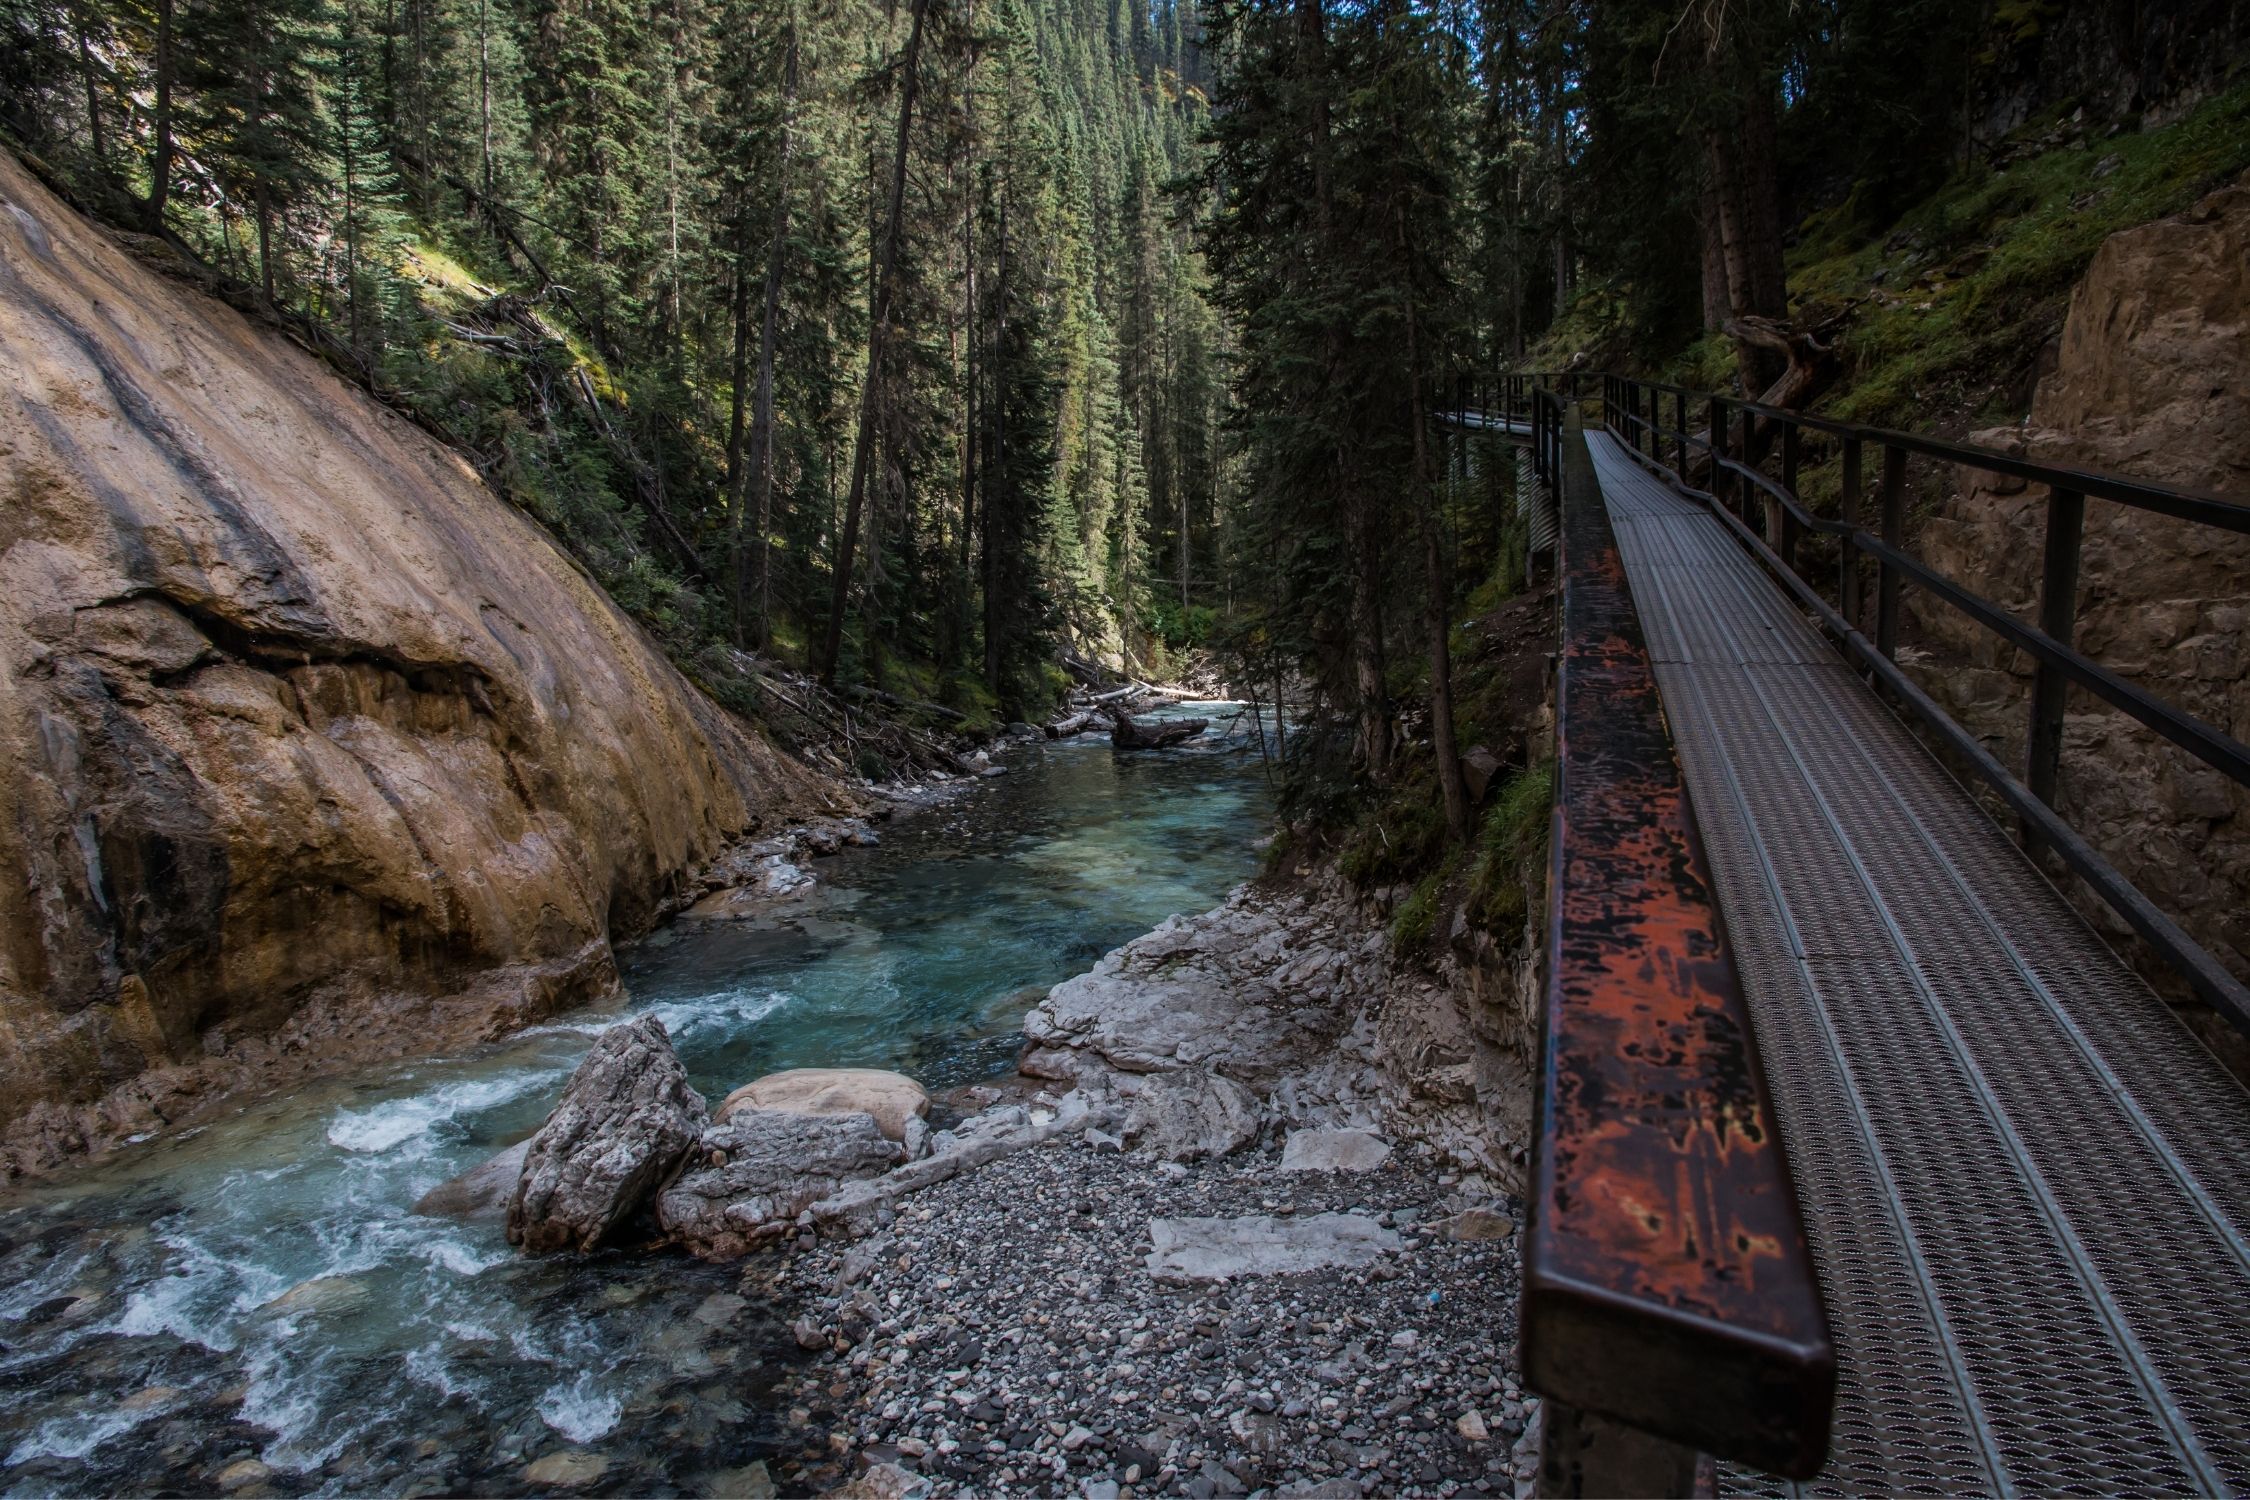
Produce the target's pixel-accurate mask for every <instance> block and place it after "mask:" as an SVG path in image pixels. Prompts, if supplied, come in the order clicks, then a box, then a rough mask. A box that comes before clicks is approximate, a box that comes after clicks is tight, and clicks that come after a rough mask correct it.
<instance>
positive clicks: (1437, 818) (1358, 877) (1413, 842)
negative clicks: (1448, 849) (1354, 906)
mask: <svg viewBox="0 0 2250 1500" xmlns="http://www.w3.org/2000/svg"><path fill="white" fill-rule="evenodd" d="M1445 842H1446V837H1445V812H1444V808H1443V807H1442V806H1441V805H1440V803H1439V801H1438V795H1437V777H1436V775H1435V773H1434V772H1432V773H1427V774H1425V775H1424V776H1422V777H1419V778H1416V779H1415V780H1413V781H1410V782H1407V783H1405V784H1403V785H1401V786H1399V787H1397V788H1396V789H1395V790H1394V791H1393V792H1392V793H1391V795H1389V796H1388V797H1386V798H1385V799H1384V800H1383V801H1382V802H1380V803H1379V804H1377V805H1376V806H1374V807H1372V808H1369V809H1368V810H1366V811H1365V812H1363V813H1362V814H1361V815H1360V817H1359V819H1358V821H1357V823H1356V824H1355V825H1354V826H1353V827H1352V828H1351V830H1350V831H1349V832H1348V833H1347V834H1346V835H1345V837H1344V840H1343V853H1342V854H1341V855H1340V856H1339V858H1338V860H1337V864H1336V868H1337V869H1338V870H1339V871H1340V872H1341V873H1342V874H1343V876H1344V878H1345V879H1347V880H1349V881H1351V882H1352V883H1353V884H1354V885H1359V886H1379V885H1391V884H1395V883H1396V882H1398V881H1401V880H1408V879H1419V878H1421V876H1422V874H1423V873H1424V872H1425V871H1427V870H1429V869H1430V868H1431V867H1432V866H1433V865H1435V864H1436V863H1437V862H1438V861H1439V860H1440V859H1441V858H1442V857H1443V855H1444V852H1445Z"/></svg>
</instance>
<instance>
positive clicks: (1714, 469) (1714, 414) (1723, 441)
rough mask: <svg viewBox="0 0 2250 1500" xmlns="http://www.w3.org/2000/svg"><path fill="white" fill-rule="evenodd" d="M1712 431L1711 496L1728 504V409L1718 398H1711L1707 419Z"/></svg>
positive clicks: (1723, 503) (1721, 502)
mask: <svg viewBox="0 0 2250 1500" xmlns="http://www.w3.org/2000/svg"><path fill="white" fill-rule="evenodd" d="M1704 420H1705V422H1706V424H1707V425H1708V426H1709V427H1710V429H1711V496H1712V498H1713V499H1715V500H1717V501H1718V502H1719V504H1720V505H1722V506H1724V505H1726V503H1727V477H1728V476H1727V470H1726V462H1727V409H1726V403H1725V402H1723V401H1721V400H1720V399H1719V398H1718V397H1716V396H1713V397H1712V398H1711V409H1710V412H1709V413H1708V414H1707V416H1706V417H1705V419H1704Z"/></svg>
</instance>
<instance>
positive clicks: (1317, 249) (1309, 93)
mask: <svg viewBox="0 0 2250 1500" xmlns="http://www.w3.org/2000/svg"><path fill="white" fill-rule="evenodd" d="M1322 5H1323V0H1296V8H1297V31H1298V37H1299V44H1300V48H1301V51H1300V55H1299V59H1298V62H1299V67H1300V69H1301V70H1302V72H1303V75H1304V78H1303V81H1304V84H1305V93H1306V97H1307V98H1309V99H1310V100H1311V101H1312V109H1311V112H1310V119H1309V120H1308V121H1307V122H1306V123H1307V133H1308V135H1309V137H1310V139H1309V142H1308V145H1309V147H1310V155H1311V157H1312V169H1313V213H1314V225H1315V229H1316V236H1315V237H1316V239H1317V241H1318V243H1316V244H1315V245H1313V246H1311V247H1310V251H1309V254H1310V258H1311V259H1312V261H1313V263H1314V264H1315V265H1316V266H1317V265H1318V264H1320V263H1322V262H1324V261H1325V260H1326V258H1327V257H1328V256H1329V255H1331V254H1332V253H1334V250H1335V248H1336V245H1335V235H1336V228H1335V224H1336V217H1335V198H1334V188H1333V185H1332V183H1331V182H1330V180H1329V171H1328V162H1329V151H1330V137H1329V131H1330V122H1329V111H1328V92H1327V88H1326V80H1325V79H1324V78H1323V77H1322V76H1321V75H1322V74H1323V73H1324V72H1325V71H1326V56H1327V50H1328V30H1327V16H1326V14H1325V12H1324V11H1323V9H1322ZM1324 363H1325V364H1326V366H1327V370H1326V378H1325V379H1324V381H1323V387H1324V388H1325V389H1331V390H1332V389H1334V388H1335V384H1336V379H1337V375H1338V372H1339V370H1340V368H1341V366H1342V363H1343V359H1342V350H1341V347H1340V344H1339V342H1338V337H1337V334H1336V332H1335V331H1334V330H1333V329H1331V330H1330V331H1329V333H1328V336H1327V344H1326V349H1325V351H1324ZM1336 474H1337V478H1338V482H1339V483H1340V484H1342V485H1344V486H1345V492H1344V496H1343V499H1344V506H1343V509H1344V515H1345V518H1346V520H1345V524H1346V530H1347V534H1348V538H1349V542H1350V546H1351V554H1352V555H1351V562H1350V570H1351V610H1350V617H1349V622H1348V627H1347V628H1348V629H1349V630H1350V632H1351V650H1352V678H1353V689H1354V696H1355V697H1356V699H1357V700H1358V709H1359V742H1360V754H1361V756H1362V757H1363V759H1364V760H1365V762H1366V765H1367V774H1368V776H1369V778H1370V779H1372V780H1374V781H1376V782H1382V781H1385V780H1387V779H1388V778H1389V776H1390V765H1391V715H1390V705H1389V702H1388V698H1387V694H1386V689H1385V687H1384V683H1383V610H1382V603H1381V600H1380V599H1379V598H1378V589H1379V588H1380V583H1381V578H1380V572H1381V570H1380V567H1379V565H1378V560H1379V557H1380V541H1379V539H1378V537H1377V536H1376V532H1375V526H1374V521H1373V517H1372V516H1371V514H1370V512H1371V510H1372V507H1371V506H1370V505H1369V503H1368V500H1367V494H1366V487H1365V486H1364V485H1363V484H1360V483H1358V482H1356V481H1355V480H1354V478H1353V477H1352V475H1351V472H1350V468H1349V455H1348V454H1346V453H1345V452H1344V450H1343V448H1342V446H1341V445H1339V446H1338V448H1337V450H1336Z"/></svg>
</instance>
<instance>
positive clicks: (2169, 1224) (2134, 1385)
mask: <svg viewBox="0 0 2250 1500" xmlns="http://www.w3.org/2000/svg"><path fill="white" fill-rule="evenodd" d="M1587 442H1588V446H1589V448H1590V450H1591V453H1592V457H1593V461H1594V468H1595V472H1596V474H1597V476H1598V479H1599V482H1600V486H1601V491H1602V499H1603V501H1604V502H1605V503H1606V504H1607V506H1608V508H1609V512H1610V516H1611V519H1612V522H1613V524H1614V526H1615V529H1616V533H1617V540H1618V547H1619V551H1620V553H1621V555H1622V557H1623V560H1624V563H1625V567H1626V572H1627V575H1628V577H1629V579H1630V581H1631V586H1632V590H1633V596H1634V601H1635V605H1636V607H1637V610H1638V612H1639V615H1640V618H1641V621H1642V624H1643V627H1644V629H1645V631H1646V633H1647V638H1648V646H1649V652H1650V655H1651V657H1652V658H1653V659H1654V661H1655V663H1656V672H1657V679H1658V683H1659V685H1660V687H1661V690H1662V694H1663V698H1664V705H1665V712H1666V715H1667V717H1668V718H1669V719H1670V721H1671V729H1672V733H1673V736H1674V739H1675V741H1676V743H1677V745H1678V747H1679V753H1680V757H1681V760H1682V763H1683V766H1684V769H1685V771H1686V776H1687V784H1688V788H1689V794H1690V796H1691V798H1692V799H1693V803H1694V811H1695V816H1696V820H1697V823H1698V825H1699V826H1700V829H1701V832H1702V837H1703V840H1704V843H1705V845H1706V847H1707V850H1708V853H1709V855H1710V859H1711V863H1712V866H1713V868H1714V872H1715V876H1716V879H1717V882H1718V886H1719V896H1720V904H1721V908H1722V911H1723V913H1724V916H1725V920H1726V922H1727V925H1728V930H1729V936H1730V938H1731V941H1732V943H1733V946H1734V949H1735V956H1736V961H1737V963H1738V965H1739V967H1740V969H1741V972H1742V978H1743V983H1744V987H1745V989H1746V990H1747V992H1748V998H1749V1002H1750V1006H1751V1010H1752V1014H1753V1015H1754V1017H1755V1021H1756V1025H1757V1028H1758V1041H1759V1045H1760V1048H1761V1050H1762V1052H1763V1055H1764V1058H1765V1063H1766V1067H1767V1070H1768V1073H1769V1075H1770V1078H1771V1082H1772V1085H1773V1088H1774V1092H1775V1094H1776V1096H1777V1101H1778V1105H1779V1109H1780V1113H1781V1118H1782V1122H1783V1127H1784V1137H1785V1139H1786V1141H1787V1143H1788V1147H1789V1151H1790V1155H1791V1160H1792V1164H1793V1168H1794V1171H1795V1173H1796V1177H1797V1181H1798V1184H1799V1190H1800V1193H1801V1196H1802V1198H1803V1206H1804V1212H1805V1217H1806V1221H1807V1225H1808V1228H1809V1231H1810V1237H1811V1242H1812V1247H1813V1251H1814V1256H1815V1259H1816V1261H1817V1262H1818V1265H1819V1269H1820V1276H1821V1282H1822V1286H1823V1288H1824V1291H1825V1295H1826V1298H1827V1303H1828V1309H1829V1316H1830V1319H1831V1321H1832V1323H1833V1325H1834V1333H1835V1337H1836V1343H1837V1348H1838V1355H1839V1360H1840V1365H1841V1377H1842V1378H1841V1390H1840V1395H1839V1398H1838V1403H1837V1410H1836V1424H1835V1440H1834V1447H1833V1450H1832V1457H1831V1459H1830V1462H1829V1464H1828V1467H1827V1469H1826V1470H1825V1471H1824V1472H1823V1474H1822V1475H1821V1477H1820V1478H1819V1479H1817V1480H1815V1481H1813V1482H1812V1483H1811V1484H1809V1485H1807V1486H1805V1488H1806V1489H1808V1490H1811V1491H1814V1492H1820V1493H1870V1492H1893V1493H1895V1492H1902V1491H1904V1492H1925V1493H1946V1494H1959V1493H1966V1492H1986V1493H2008V1492H2014V1491H2022V1492H2028V1493H2038V1492H2046V1491H2054V1490H2077V1491H2090V1492H2099V1493H2120V1492H2123V1493H2146V1492H2152V1491H2192V1492H2202V1493H2212V1492H2245V1491H2250V1095H2246V1093H2245V1091H2244V1090H2243V1089H2242V1088H2241V1087H2240V1086H2239V1085H2238V1084H2236V1083H2235V1082H2234V1080H2233V1079H2231V1078H2230V1077H2228V1076H2227V1075H2226V1074H2225V1073H2224V1072H2222V1071H2221V1070H2220V1068H2219V1067H2218V1065H2217V1064H2216V1063H2215V1062H2214V1061H2213V1060H2212V1059H2211V1058H2210V1056H2209V1055H2208V1054H2207V1053H2205V1052H2204V1051H2203V1050H2202V1048H2201V1047H2200V1046H2198V1045H2197V1044H2196V1043H2195V1041H2194V1040H2193V1039H2192V1038H2191V1037H2190V1036H2189V1035H2188V1034H2187V1032H2186V1031H2185V1030H2184V1029H2183V1028H2182V1027H2181V1026H2180V1025H2179V1023H2178V1022H2177V1021H2176V1020H2175V1019H2174V1018H2173V1016H2172V1015H2171V1014H2170V1012H2169V1011H2168V1010H2167V1009H2166V1007H2165V1006H2164V1005H2163V1003H2162V1002H2161V1001H2159V1000H2158V999H2157V998H2156V996H2155V995H2154V994H2152V993H2151V992H2150V990H2149V989H2148V987H2147V986H2146V985H2145V984H2143V983H2142V982H2141V981H2140V980H2139V979H2137V978H2136V977H2135V976H2134V975H2133V974H2132V973H2131V972H2130V971H2129V970H2127V969H2126V968H2125V967H2124V965H2123V964H2122V963H2121V962H2120V961H2119V960H2118V958H2117V957H2116V955H2115V954H2113V953H2112V952H2111V951H2110V949H2109V948H2108V947H2107V946H2106V945H2105V944H2104V943H2103V942H2102V940H2101V939H2100V938H2098V937H2097V936H2096V935H2095V934H2094V933H2093V932H2092V931H2091V930H2090V929H2089V928H2088V927H2087V926H2086V924H2085V923H2084V922H2083V921H2082V920H2081V919H2080V918H2079V917H2078V916H2077V914H2076V913H2075V912H2073V911H2072V910H2071V909H2070V907H2069V906H2068V905H2067V904H2066V903H2065V902H2064V901H2063V899H2062V897H2061V896H2060V895H2058V894H2057V893H2056V891H2055V890H2054V889H2053V888H2052V887H2051V886H2050V885H2049V884H2048V883H2047V881H2046V880H2045V879H2044V878H2043V877H2042V876H2041V875H2040V874H2039V873H2038V872H2037V871H2036V870H2035V869H2034V868H2033V867H2032V865H2031V864H2030V863H2029V862H2028V861H2027V860H2026V859H2025V858H2024V856H2023V855H2022V854H2021V853H2020V852H2019V851H2018V850H2017V849H2016V847H2015V846H2014V844H2013V843H2011V842H2010V841H2009V840H2008V839H2007V838H2006V837H2005V836H2004V835H2003V834H2002V833H2001V832H2000V830H1999V829H1998V828H1997V827H1995V826H1994V825H1993V824H1992V822H1991V821H1990V820H1989V819H1987V818H1986V816H1985V815H1984V814H1983V813H1982V812H1981V811H1979V810H1978V808H1977V807H1976V805H1975V804H1974V803H1973V802H1972V801H1971V800H1970V798H1969V796H1968V795H1967V794H1966V793H1965V792H1964V791H1963V790H1962V789H1961V788H1960V787H1959V786H1958V785H1956V784H1955V783H1954V782H1953V781H1952V780H1951V779H1950V778H1949V777H1948V776H1947V775H1946V774H1945V772H1944V771H1943V770H1942V769H1941V768H1940V767H1939V766H1938V765H1937V763H1936V762H1935V761H1934V760H1933V759H1932V758H1931V757H1930V756H1929V755H1928V754H1927V753H1926V752H1925V751H1924V750H1923V749H1922V748H1921V747H1920V745H1919V744H1918V743H1917V742H1916V741H1915V740H1914V738H1913V737H1912V736H1911V735H1910V734H1908V732H1907V731H1906V729H1905V728H1904V727H1903V726H1902V725H1901V724H1900V723H1899V722H1898V721H1897V720H1896V719H1895V718H1894V717H1893V716H1892V715H1891V714H1890V713H1889V712H1888V711H1887V710H1886V709H1885V708H1884V707H1883V706H1882V704H1881V703H1880V702H1879V701H1878V700H1877V699H1876V698H1875V696H1874V695H1873V694H1872V693H1870V692H1869V691H1868V690H1867V689H1866V687H1865V686H1864V685H1863V684H1862V683H1861V681H1860V680H1859V678H1858V677H1857V676H1855V675H1854V674H1853V673H1852V672H1851V671H1850V670H1849V669H1848V668H1847V667H1846V666H1844V665H1843V663H1842V662H1841V660H1840V659H1839V658H1838V656H1837V655H1836V653H1835V652H1834V651H1833V650H1832V649H1831V648H1830V647H1829V646H1828V645H1827V643H1826V642H1825V641H1824V640H1823V639H1822V638H1821V637H1820V636H1819V635H1817V634H1816V633H1815V632H1814V631H1813V630H1812V628H1811V627H1810V626H1809V625H1808V624H1807V623H1806V621H1805V620H1804V618H1803V617H1802V616H1801V615H1799V614H1798V613H1797V612H1796V611H1795V610H1794V609H1793V608H1791V606H1790V604H1789V602H1788V600H1787V599H1786V597H1785V596H1784V595H1783V594H1782V592H1781V591H1780V590H1779V588H1777V587H1776V586H1775V585H1774V584H1773V583H1772V581H1771V580H1770V579H1768V578H1767V577H1766V575H1765V574H1764V573H1763V572H1762V571H1761V569H1760V568H1759V567H1758V566H1757V564H1756V563H1755V562H1754V561H1753V560H1752V559H1751V557H1750V556H1749V554H1748V553H1747V552H1746V551H1745V550H1744V549H1743V548H1742V547H1741V546H1740V545H1739V544H1738V543H1737V542H1736V541H1735V540H1734V538H1733V537H1732V536H1730V535H1729V534H1728V532H1727V531H1726V530H1725V528H1724V527H1723V526H1722V525H1721V524H1720V522H1719V521H1718V520H1717V519H1716V518H1715V517H1713V516H1712V515H1711V514H1710V513H1709V512H1707V511H1705V510H1704V509H1703V508H1702V507H1701V506H1699V505H1697V504H1695V503H1692V502H1690V501H1688V500H1685V499H1682V498H1680V497H1679V496H1678V495H1676V494H1675V493H1673V492H1672V491H1671V490H1669V489H1668V488H1667V487H1666V486H1664V485H1663V484H1661V483H1660V482H1659V481H1657V480H1655V479H1654V478H1652V477H1650V476H1649V475H1648V474H1647V473H1646V472H1645V471H1643V470H1642V469H1641V468H1640V467H1639V466H1638V465H1636V464H1635V463H1634V462H1633V460H1632V459H1631V458H1630V457H1629V456H1627V453H1626V451H1625V450H1624V449H1623V448H1622V447H1621V446H1620V445H1619V444H1617V443H1616V441H1615V440H1614V439H1612V438H1610V437H1609V436H1607V435H1605V434H1599V433H1593V434H1589V435H1588V437H1587ZM1767 1483H1770V1481H1765V1480H1763V1479H1761V1478H1760V1477H1759V1476H1755V1475H1748V1474H1730V1475H1729V1476H1728V1485H1729V1487H1730V1488H1732V1487H1737V1486H1741V1487H1750V1488H1758V1487H1763V1486H1764V1485H1765V1484H1767Z"/></svg>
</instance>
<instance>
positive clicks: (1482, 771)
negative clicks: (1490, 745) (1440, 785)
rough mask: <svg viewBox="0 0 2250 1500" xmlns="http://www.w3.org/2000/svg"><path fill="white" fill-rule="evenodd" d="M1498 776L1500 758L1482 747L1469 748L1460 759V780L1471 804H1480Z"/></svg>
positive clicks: (1473, 746)
mask: <svg viewBox="0 0 2250 1500" xmlns="http://www.w3.org/2000/svg"><path fill="white" fill-rule="evenodd" d="M1499 775H1500V757H1499V756H1497V755H1494V754H1493V753H1492V752H1491V751H1490V750H1488V749H1486V748H1485V747H1484V746H1482V745H1472V746H1470V747H1469V751H1468V753H1467V754H1466V755H1463V756H1462V757H1461V780H1462V782H1463V783H1464V785H1465V786H1466V787H1467V789H1468V793H1469V800H1470V801H1471V802H1482V801H1483V800H1484V794H1485V793H1486V792H1488V791H1490V790H1491V789H1492V783H1493V782H1494V780H1496V779H1497V778H1498V777H1499Z"/></svg>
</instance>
